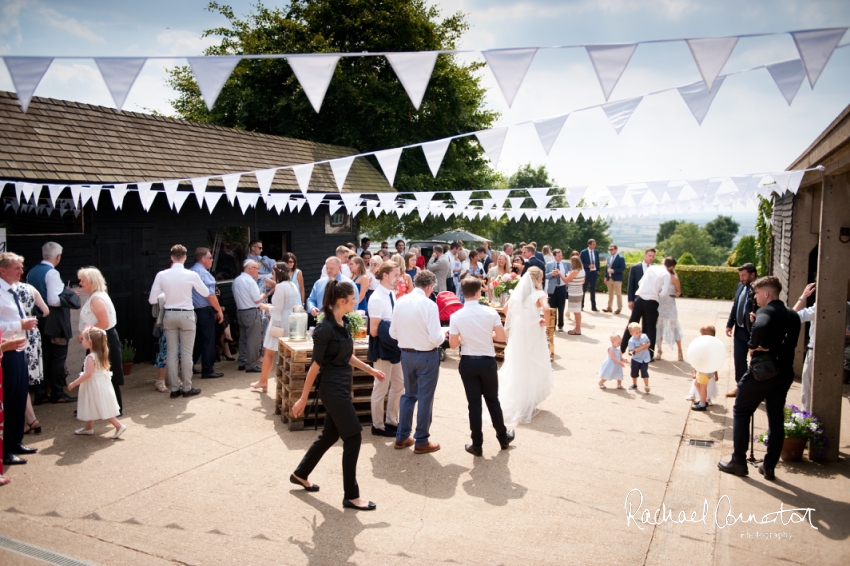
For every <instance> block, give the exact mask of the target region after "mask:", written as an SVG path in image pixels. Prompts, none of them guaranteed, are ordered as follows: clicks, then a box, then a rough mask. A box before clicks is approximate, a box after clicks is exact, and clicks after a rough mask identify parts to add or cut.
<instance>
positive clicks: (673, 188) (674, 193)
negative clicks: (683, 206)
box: [667, 183, 685, 202]
mask: <svg viewBox="0 0 850 566" xmlns="http://www.w3.org/2000/svg"><path fill="white" fill-rule="evenodd" d="M684 188H685V184H684V183H681V184H678V183H677V184H669V185H668V186H667V196H668V197H670V202H677V201H678V200H679V195H681V194H682V190H684Z"/></svg>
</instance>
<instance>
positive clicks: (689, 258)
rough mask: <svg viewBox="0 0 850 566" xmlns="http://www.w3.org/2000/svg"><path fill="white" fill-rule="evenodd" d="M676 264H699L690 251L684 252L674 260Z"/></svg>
mask: <svg viewBox="0 0 850 566" xmlns="http://www.w3.org/2000/svg"><path fill="white" fill-rule="evenodd" d="M676 262H677V264H678V265H699V264H698V263H697V260H696V259H694V256H693V255H692V254H691V252H685V253H683V254H682V255H681V256H679V259H678V260H676Z"/></svg>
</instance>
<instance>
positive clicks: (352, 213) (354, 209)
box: [348, 206, 363, 218]
mask: <svg viewBox="0 0 850 566" xmlns="http://www.w3.org/2000/svg"><path fill="white" fill-rule="evenodd" d="M361 210H363V207H362V206H354V207H352V208H351V210H349V211H348V214H349V216H351V217H352V218H357V215H358V214H360V211H361Z"/></svg>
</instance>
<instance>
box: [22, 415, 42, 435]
mask: <svg viewBox="0 0 850 566" xmlns="http://www.w3.org/2000/svg"><path fill="white" fill-rule="evenodd" d="M36 424H37V425H38V426H33V425H36ZM31 432H32V433H35V434H41V423H40V422H38V419H33V420H32V422H31V423H27V429H26V430H25V431H24V434H29V433H31Z"/></svg>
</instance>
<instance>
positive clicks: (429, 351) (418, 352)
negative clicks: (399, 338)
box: [401, 348, 437, 354]
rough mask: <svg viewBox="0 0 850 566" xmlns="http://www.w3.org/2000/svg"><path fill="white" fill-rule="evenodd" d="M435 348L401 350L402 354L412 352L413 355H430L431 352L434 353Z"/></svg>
mask: <svg viewBox="0 0 850 566" xmlns="http://www.w3.org/2000/svg"><path fill="white" fill-rule="evenodd" d="M436 350H437V348H433V349H431V350H415V349H413V348H402V349H401V351H402V352H412V353H414V354H430V353H431V352H435V351H436Z"/></svg>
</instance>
